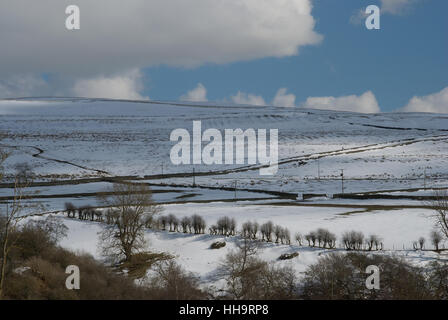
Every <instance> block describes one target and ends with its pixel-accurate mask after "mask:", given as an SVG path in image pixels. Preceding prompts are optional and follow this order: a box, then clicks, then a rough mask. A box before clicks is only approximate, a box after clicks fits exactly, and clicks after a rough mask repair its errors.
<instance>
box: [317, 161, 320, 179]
mask: <svg viewBox="0 0 448 320" xmlns="http://www.w3.org/2000/svg"><path fill="white" fill-rule="evenodd" d="M319 160H320V158H317V180H320V161H319Z"/></svg>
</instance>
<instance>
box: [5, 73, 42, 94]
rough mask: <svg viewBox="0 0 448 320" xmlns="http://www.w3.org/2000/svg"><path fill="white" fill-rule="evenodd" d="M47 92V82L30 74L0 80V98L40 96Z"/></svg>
mask: <svg viewBox="0 0 448 320" xmlns="http://www.w3.org/2000/svg"><path fill="white" fill-rule="evenodd" d="M48 90H49V87H48V84H47V82H46V81H45V80H44V79H43V78H42V77H38V76H35V75H31V74H23V75H13V76H9V77H6V78H3V79H1V80H0V98H17V97H31V96H42V95H44V94H45V93H47V92H48Z"/></svg>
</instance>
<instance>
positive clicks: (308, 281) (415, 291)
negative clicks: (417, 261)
mask: <svg viewBox="0 0 448 320" xmlns="http://www.w3.org/2000/svg"><path fill="white" fill-rule="evenodd" d="M370 265H375V266H378V268H379V269H380V272H381V273H380V274H381V287H380V290H370V289H367V288H366V284H365V281H366V278H367V276H368V275H370V274H367V273H366V268H367V266H370ZM433 270H435V271H425V270H424V269H421V268H418V267H414V266H412V265H410V264H409V263H407V262H406V261H405V260H404V259H401V258H397V257H391V256H383V255H368V254H364V253H355V252H349V253H346V254H341V253H330V254H329V255H326V256H324V257H322V258H320V259H319V261H318V262H317V263H316V264H314V265H311V266H309V267H308V269H307V270H306V272H305V276H304V278H303V279H302V298H303V299H318V300H322V299H323V300H327V299H335V300H389V299H399V300H402V299H411V300H421V299H434V298H439V297H443V296H445V297H446V296H447V294H446V292H447V291H445V293H443V290H446V288H447V284H448V281H447V280H446V275H448V268H447V266H446V265H445V266H441V265H437V266H435V267H434V269H433ZM444 277H445V278H444ZM427 279H432V280H430V281H427Z"/></svg>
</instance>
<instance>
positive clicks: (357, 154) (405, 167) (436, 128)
mask: <svg viewBox="0 0 448 320" xmlns="http://www.w3.org/2000/svg"><path fill="white" fill-rule="evenodd" d="M195 120H200V121H201V122H202V130H203V131H204V130H206V129H208V128H216V129H218V130H223V129H235V128H241V129H244V130H245V129H248V128H254V129H278V130H279V142H278V144H279V160H280V164H279V171H278V173H277V174H276V175H274V176H263V177H262V176H260V175H259V171H258V170H248V169H251V168H253V167H254V166H252V167H250V166H247V165H222V166H220V165H211V166H206V165H195V166H194V169H195V172H202V173H207V175H203V176H196V177H195V182H196V184H197V185H200V186H202V187H207V186H208V187H215V188H216V187H227V188H233V187H234V185H235V181H236V183H237V188H238V190H237V198H238V199H239V200H240V201H236V202H234V201H232V200H233V198H234V197H235V194H234V192H233V191H231V189H229V190H219V189H207V188H193V186H192V182H193V181H192V177H191V176H185V177H177V178H168V177H164V178H161V177H157V178H155V177H153V176H154V175H160V174H161V171H162V166H163V172H164V174H165V175H166V174H170V173H186V174H189V173H191V172H192V170H193V166H192V165H186V166H175V165H173V164H171V162H170V158H169V154H170V149H171V147H172V146H173V145H174V143H172V142H170V139H169V137H170V133H171V131H172V130H174V129H177V128H184V129H187V130H189V131H191V128H192V124H193V121H195ZM0 140H1V141H0V147H1V148H2V149H5V150H7V151H9V152H11V156H10V157H9V158H8V159H7V161H6V162H5V163H4V168H5V171H6V172H7V173H11V172H13V170H14V167H15V165H16V164H17V163H20V162H28V163H29V164H30V165H31V166H32V168H33V170H34V172H35V173H36V179H37V180H38V181H41V182H42V181H46V182H52V181H53V182H54V181H58V182H60V183H62V184H61V185H48V186H39V187H32V188H29V190H28V191H30V192H31V191H39V194H40V195H45V196H48V198H46V199H34V200H33V201H39V202H41V203H43V204H45V205H46V206H47V209H48V210H61V209H62V208H63V204H64V202H67V201H71V202H73V203H74V204H75V205H78V206H81V205H86V204H91V205H98V203H97V201H96V198H95V196H94V193H96V192H101V191H104V190H105V189H106V188H108V187H109V186H110V183H109V182H106V181H100V182H99V181H98V179H99V178H104V177H116V176H132V177H131V178H129V180H135V181H138V182H147V183H151V184H159V186H152V188H153V190H154V191H157V192H155V193H154V199H155V201H157V202H159V203H161V204H162V206H163V208H164V214H169V213H173V214H175V215H176V216H178V217H182V216H185V215H192V214H200V215H202V216H203V217H204V219H205V220H206V222H207V224H209V225H210V224H213V223H215V222H216V220H217V219H218V218H219V217H221V216H229V217H233V218H235V219H236V220H237V222H238V224H239V225H240V226H241V224H242V223H243V222H245V221H247V220H252V221H257V222H258V223H263V222H266V221H268V220H272V221H273V222H274V223H275V224H279V225H281V226H284V227H288V228H289V230H290V231H291V234H292V235H294V233H295V232H301V233H302V234H305V233H308V232H310V231H313V230H315V229H317V228H327V229H329V230H330V231H331V232H333V233H335V234H336V235H337V236H338V237H339V238H340V237H341V235H342V234H343V233H344V232H345V231H351V230H357V231H362V232H363V233H364V234H365V235H366V236H368V235H370V234H377V235H379V236H380V237H382V238H383V241H384V245H385V251H383V252H381V253H376V254H393V255H399V256H403V257H405V258H406V259H408V260H409V261H411V262H412V263H414V264H417V265H425V264H426V263H428V262H429V261H431V260H434V259H438V258H442V259H446V254H445V255H437V254H436V253H433V252H430V251H424V252H420V251H418V252H417V251H414V250H412V242H413V241H415V240H417V239H418V238H419V237H421V236H424V237H426V238H428V235H429V233H430V231H431V230H432V229H433V228H434V220H433V217H432V215H433V212H431V210H428V209H427V208H425V207H424V206H425V204H424V203H423V202H422V201H419V200H413V199H366V200H359V199H340V198H335V199H329V198H326V197H324V196H320V197H315V198H311V199H306V200H305V201H303V202H302V201H292V200H285V199H280V198H276V197H274V196H272V195H271V194H269V193H255V192H253V190H260V191H281V192H290V193H292V194H298V193H304V194H322V195H325V194H337V193H340V192H341V191H342V190H341V176H340V173H341V170H340V169H344V192H345V193H356V194H363V193H369V192H373V193H374V194H375V195H381V194H383V195H395V196H399V195H401V196H430V195H432V193H433V190H432V188H436V187H437V188H448V182H447V181H448V117H447V116H446V115H441V114H422V113H381V114H368V115H367V114H358V113H351V112H333V111H322V110H307V109H303V108H275V107H250V106H238V105H230V104H228V105H220V104H209V103H199V104H193V103H177V102H161V101H139V102H132V101H125V100H121V101H116V100H105V99H78V98H73V99H67V98H40V99H16V100H0ZM222 170H227V171H226V172H224V173H223V172H219V173H218V172H216V171H222ZM425 172H426V177H425ZM141 177H145V178H144V179H143V180H142V179H141ZM9 178H10V177H9ZM86 178H95V179H97V180H95V181H94V182H85V181H84V182H82V183H79V184H70V183H66V182H63V181H64V180H75V179H86ZM137 178H140V179H138V180H137ZM6 179H8V176H7V177H6ZM161 184H172V185H177V187H175V186H162V185H161ZM425 184H426V187H427V188H424V185H425ZM85 193H90V195H81V194H85ZM77 194H78V195H77ZM10 195H12V189H11V188H10V187H8V186H6V185H3V186H0V197H4V196H10ZM64 195H67V196H65V197H64ZM244 198H251V200H250V201H241V199H244ZM261 198H269V199H270V200H266V199H264V200H262V199H261ZM256 199H258V200H256ZM180 201H181V202H183V203H177V204H176V203H175V202H180ZM187 201H188V203H184V202H187ZM173 202H174V203H173ZM201 202H203V203H201ZM58 216H60V217H61V219H64V223H66V225H67V226H68V227H69V234H68V237H67V238H66V239H64V240H63V241H62V242H61V245H62V246H64V247H66V248H69V249H71V250H75V251H83V252H87V253H90V254H92V255H94V256H95V257H96V258H99V259H100V258H101V257H100V255H99V252H98V250H97V244H98V235H97V233H98V231H100V230H101V225H100V224H99V223H97V222H80V221H78V220H71V219H68V218H64V217H63V216H62V214H60V215H58ZM146 237H147V239H148V240H149V243H150V248H151V250H155V251H164V252H169V253H172V254H173V255H175V256H176V257H177V260H178V261H179V263H181V264H182V265H183V266H184V267H185V268H186V269H187V270H189V271H193V272H196V273H198V274H199V275H200V277H201V279H203V281H204V282H205V283H215V284H216V279H215V276H216V274H215V271H216V268H217V267H218V266H219V264H220V261H222V259H223V258H224V256H225V254H226V253H227V252H229V250H232V249H234V248H235V241H236V238H226V239H224V238H223V237H217V236H210V235H185V234H181V233H169V232H162V231H151V230H148V231H147V234H146ZM218 240H224V241H226V242H227V245H226V247H224V248H222V249H219V250H211V249H209V246H210V244H211V243H213V242H215V241H218ZM263 247H264V248H263V250H262V257H263V258H264V259H266V260H268V261H273V262H275V263H278V264H290V265H292V266H293V267H294V268H295V269H296V270H297V272H298V273H300V272H303V271H304V270H305V269H306V267H307V266H309V265H310V264H312V263H315V262H316V261H317V259H318V258H319V256H320V255H323V254H327V253H328V252H329V250H326V249H317V248H308V247H298V246H296V245H291V246H289V245H277V244H264V246H263ZM293 251H298V252H299V253H300V255H299V257H298V258H294V259H293V260H291V261H277V258H278V257H279V256H280V255H281V254H283V253H288V252H293Z"/></svg>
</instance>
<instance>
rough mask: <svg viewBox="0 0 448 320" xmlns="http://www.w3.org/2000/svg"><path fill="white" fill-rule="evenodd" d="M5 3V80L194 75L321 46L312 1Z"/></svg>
mask: <svg viewBox="0 0 448 320" xmlns="http://www.w3.org/2000/svg"><path fill="white" fill-rule="evenodd" d="M69 4H72V3H71V2H69V1H65V0H64V1H54V0H40V1H29V0H14V1H1V2H0V23H1V28H0V39H1V51H2V52H1V55H0V73H2V74H6V73H10V74H11V73H24V72H30V73H34V74H40V73H43V72H47V73H63V74H66V75H67V74H71V75H74V76H77V77H78V78H82V77H94V76H96V75H98V74H103V75H106V76H110V75H113V74H115V73H117V72H123V70H129V69H133V68H144V67H149V66H157V65H161V64H165V65H170V66H182V67H195V66H199V65H203V64H206V63H228V62H234V61H244V60H252V59H257V58H264V57H284V56H291V55H296V54H298V52H299V49H300V48H301V47H302V46H307V45H314V44H318V43H319V42H320V41H321V39H322V36H321V35H319V34H318V33H316V31H315V30H314V26H315V20H314V18H313V16H312V4H311V0H276V1H272V0H226V1H222V0H170V1H166V0H151V1H147V0H129V1H126V4H123V1H121V0H95V1H91V0H77V1H76V5H78V6H79V8H80V17H81V29H80V30H74V31H73V30H72V31H69V30H67V29H66V28H65V19H66V18H67V15H66V14H65V8H66V6H68V5H69Z"/></svg>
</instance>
